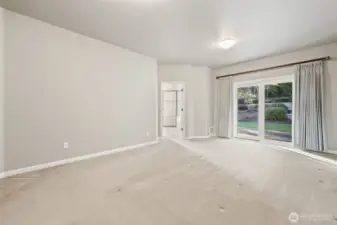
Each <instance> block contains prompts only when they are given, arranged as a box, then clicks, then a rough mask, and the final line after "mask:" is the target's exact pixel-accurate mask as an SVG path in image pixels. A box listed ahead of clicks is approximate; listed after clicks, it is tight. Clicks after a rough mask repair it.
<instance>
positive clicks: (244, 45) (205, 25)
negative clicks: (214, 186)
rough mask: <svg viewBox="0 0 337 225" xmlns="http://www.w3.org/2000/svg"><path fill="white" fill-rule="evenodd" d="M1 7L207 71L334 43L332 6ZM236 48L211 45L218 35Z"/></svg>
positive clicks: (264, 1)
mask: <svg viewBox="0 0 337 225" xmlns="http://www.w3.org/2000/svg"><path fill="white" fill-rule="evenodd" d="M4 1H5V3H4V6H5V7H6V8H7V9H10V10H13V11H16V12H19V13H21V14H25V15H28V16H30V17H33V18H37V19H40V20H42V21H45V22H48V23H51V24H54V25H57V26H59V27H63V28H66V29H69V30H72V31H75V32H78V33H81V34H84V35H87V36H90V37H93V38H96V39H100V40H102V41H106V42H109V43H112V44H115V45H118V46H121V47H124V48H127V49H130V50H133V51H136V52H139V53H143V54H145V55H148V56H151V57H153V58H156V59H158V60H159V61H160V62H164V63H190V64H202V65H209V66H219V65H224V64H232V63H237V62H241V61H247V60H251V59H256V58H261V57H265V56H269V55H275V54H280V53H284V52H289V51H293V50H297V49H300V48H304V47H308V46H314V45H318V44H322V43H329V42H334V41H337V0H4ZM228 36H231V37H234V38H236V39H237V40H238V44H237V45H236V46H235V47H233V48H232V49H229V50H224V49H220V48H218V47H217V46H216V44H217V43H218V42H219V41H220V40H221V39H223V38H225V37H228Z"/></svg>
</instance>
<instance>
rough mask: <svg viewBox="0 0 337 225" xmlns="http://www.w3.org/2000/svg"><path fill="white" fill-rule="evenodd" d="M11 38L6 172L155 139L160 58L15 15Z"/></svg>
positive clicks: (10, 20)
mask: <svg viewBox="0 0 337 225" xmlns="http://www.w3.org/2000/svg"><path fill="white" fill-rule="evenodd" d="M5 39H6V45H5V52H6V54H5V65H6V67H5V83H6V86H5V147H6V151H5V159H6V160H5V169H6V170H11V169H16V168H21V167H26V166H32V165H36V164H41V163H46V162H51V161H57V160H62V159H65V158H69V157H75V156H81V155H85V154H90V153H96V152H99V151H104V150H110V149H114V148H118V147H122V146H130V145H135V144H139V143H144V142H149V141H153V140H156V138H157V133H156V129H157V125H156V119H155V118H156V111H157V108H156V94H157V62H156V60H154V59H151V58H149V57H146V56H143V55H140V54H137V53H134V52H131V51H128V50H124V49H121V48H118V47H115V46H113V45H110V44H107V43H103V42H100V41H97V40H94V39H91V38H88V37H85V36H82V35H79V34H76V33H73V32H70V31H67V30H64V29H60V28H57V27H54V26H51V25H49V24H46V23H43V22H40V21H37V20H34V19H31V18H29V17H24V16H21V15H19V14H16V13H13V12H10V11H5ZM147 132H149V136H147ZM64 142H68V143H69V148H68V149H64V148H63V143H64Z"/></svg>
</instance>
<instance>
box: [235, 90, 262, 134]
mask: <svg viewBox="0 0 337 225" xmlns="http://www.w3.org/2000/svg"><path fill="white" fill-rule="evenodd" d="M236 96H237V115H236V120H237V121H236V123H235V124H236V126H237V127H236V130H237V137H241V138H248V139H257V138H258V136H259V102H258V98H259V86H247V87H238V88H237V93H236Z"/></svg>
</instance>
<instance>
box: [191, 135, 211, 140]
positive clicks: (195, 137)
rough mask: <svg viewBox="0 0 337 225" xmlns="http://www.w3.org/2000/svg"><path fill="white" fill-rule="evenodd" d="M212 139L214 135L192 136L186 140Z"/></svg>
mask: <svg viewBox="0 0 337 225" xmlns="http://www.w3.org/2000/svg"><path fill="white" fill-rule="evenodd" d="M210 137H212V135H208V136H191V137H187V138H186V139H188V140H192V139H206V138H210Z"/></svg>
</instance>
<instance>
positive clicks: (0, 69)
mask: <svg viewBox="0 0 337 225" xmlns="http://www.w3.org/2000/svg"><path fill="white" fill-rule="evenodd" d="M3 14H4V10H3V8H1V7H0V173H2V172H3V171H4V104H3V103H4V57H3V56H4V15H3Z"/></svg>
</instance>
